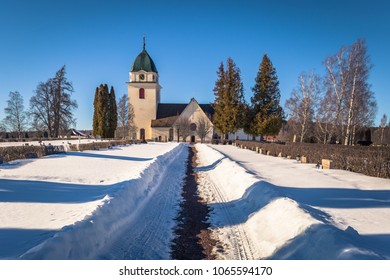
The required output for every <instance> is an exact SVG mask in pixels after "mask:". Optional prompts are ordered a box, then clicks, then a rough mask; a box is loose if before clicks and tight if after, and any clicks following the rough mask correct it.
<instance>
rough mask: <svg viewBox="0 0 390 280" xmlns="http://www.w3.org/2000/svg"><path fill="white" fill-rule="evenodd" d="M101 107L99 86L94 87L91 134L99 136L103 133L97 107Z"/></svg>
mask: <svg viewBox="0 0 390 280" xmlns="http://www.w3.org/2000/svg"><path fill="white" fill-rule="evenodd" d="M100 107H101V105H100V95H99V87H96V90H95V98H94V100H93V123H92V128H93V136H95V137H96V136H98V135H99V136H101V135H102V134H103V131H102V130H101V128H102V125H101V122H102V118H101V115H100V112H99V108H100Z"/></svg>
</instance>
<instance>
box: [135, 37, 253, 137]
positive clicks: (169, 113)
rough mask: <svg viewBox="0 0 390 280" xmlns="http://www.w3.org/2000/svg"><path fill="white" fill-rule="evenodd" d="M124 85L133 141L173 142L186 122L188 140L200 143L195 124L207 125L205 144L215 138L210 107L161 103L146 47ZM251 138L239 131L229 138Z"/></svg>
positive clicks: (196, 104) (156, 79) (192, 101)
mask: <svg viewBox="0 0 390 280" xmlns="http://www.w3.org/2000/svg"><path fill="white" fill-rule="evenodd" d="M129 75H130V81H129V82H128V83H127V88H128V95H129V104H131V105H132V106H133V108H134V125H135V126H136V127H137V131H136V132H134V133H133V135H130V137H132V138H133V139H143V140H145V139H146V140H155V141H174V140H175V141H176V140H177V138H178V130H179V124H180V122H181V120H182V119H186V120H187V123H188V124H189V127H190V135H189V137H188V138H187V141H191V142H199V141H200V140H201V139H200V137H199V136H198V132H197V129H198V124H199V122H200V121H203V122H207V123H208V125H209V126H211V127H212V129H211V130H210V132H209V133H208V134H207V135H206V137H205V141H206V142H210V141H211V140H212V139H213V137H218V136H217V134H216V132H215V131H214V129H213V123H212V120H213V115H214V108H213V107H212V106H211V105H210V104H199V103H198V102H197V101H196V100H195V98H192V99H191V100H190V102H189V103H188V104H183V103H161V93H160V91H161V86H160V84H159V74H158V71H157V68H156V65H155V64H154V62H153V60H152V58H151V57H150V56H149V54H148V52H147V51H146V48H145V42H144V46H143V50H142V52H141V53H140V54H139V55H138V56H137V57H136V58H135V60H134V62H133V65H132V67H131V70H130V73H129ZM237 138H238V139H248V140H249V139H252V137H251V136H248V135H246V134H244V133H243V132H242V130H241V131H239V132H237V134H232V135H229V139H231V140H234V139H237Z"/></svg>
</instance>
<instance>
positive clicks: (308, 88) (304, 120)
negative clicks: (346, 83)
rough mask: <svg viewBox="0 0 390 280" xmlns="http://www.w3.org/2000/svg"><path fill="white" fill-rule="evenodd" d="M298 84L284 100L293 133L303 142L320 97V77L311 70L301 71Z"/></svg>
mask: <svg viewBox="0 0 390 280" xmlns="http://www.w3.org/2000/svg"><path fill="white" fill-rule="evenodd" d="M298 80H299V86H298V88H297V89H294V90H293V91H292V93H291V97H290V98H289V99H287V100H286V105H285V107H286V108H287V113H288V115H289V117H290V119H291V120H292V122H293V124H294V127H295V129H294V130H295V134H296V135H298V138H299V142H303V141H304V139H305V137H306V136H307V134H308V131H309V129H310V128H311V126H312V124H313V120H314V116H315V113H316V111H317V107H318V102H319V99H320V94H321V89H320V78H319V77H318V76H317V75H315V74H314V72H311V73H309V74H306V73H302V74H301V75H300V76H299V78H298Z"/></svg>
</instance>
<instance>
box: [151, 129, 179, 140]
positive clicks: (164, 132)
mask: <svg viewBox="0 0 390 280" xmlns="http://www.w3.org/2000/svg"><path fill="white" fill-rule="evenodd" d="M169 129H170V127H152V140H153V141H161V142H168V141H169ZM174 140H175V139H174ZM176 140H177V139H176Z"/></svg>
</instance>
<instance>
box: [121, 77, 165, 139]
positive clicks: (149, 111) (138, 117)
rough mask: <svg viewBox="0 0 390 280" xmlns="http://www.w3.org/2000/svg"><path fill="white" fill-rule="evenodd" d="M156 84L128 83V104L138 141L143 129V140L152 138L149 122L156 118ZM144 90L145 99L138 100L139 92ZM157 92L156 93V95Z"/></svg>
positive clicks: (157, 89)
mask: <svg viewBox="0 0 390 280" xmlns="http://www.w3.org/2000/svg"><path fill="white" fill-rule="evenodd" d="M157 87H158V85H157V84H147V83H129V84H128V92H129V103H131V104H132V105H133V108H134V124H135V125H136V127H137V129H138V131H137V138H138V139H140V138H141V137H140V130H141V129H142V128H143V129H145V139H151V138H152V129H151V121H152V120H154V119H155V118H156V111H157V102H158V100H157V98H158V96H159V88H157ZM141 88H143V89H144V90H145V98H144V99H140V98H139V90H140V89H141ZM156 92H157V93H156Z"/></svg>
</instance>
